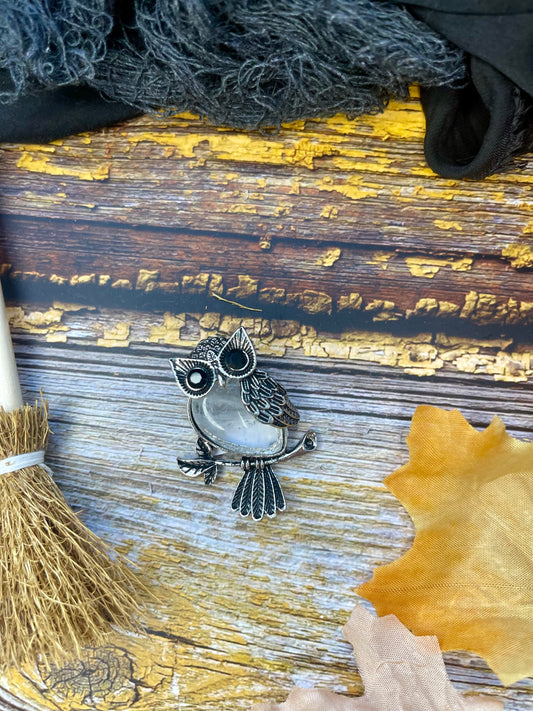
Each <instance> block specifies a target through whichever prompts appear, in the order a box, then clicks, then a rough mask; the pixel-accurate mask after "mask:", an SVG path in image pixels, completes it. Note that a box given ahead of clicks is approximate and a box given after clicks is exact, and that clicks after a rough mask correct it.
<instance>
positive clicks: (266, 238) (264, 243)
mask: <svg viewBox="0 0 533 711" xmlns="http://www.w3.org/2000/svg"><path fill="white" fill-rule="evenodd" d="M259 249H264V250H268V249H272V239H271V237H270V235H263V237H260V238H259Z"/></svg>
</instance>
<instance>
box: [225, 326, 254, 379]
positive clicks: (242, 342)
mask: <svg viewBox="0 0 533 711" xmlns="http://www.w3.org/2000/svg"><path fill="white" fill-rule="evenodd" d="M218 365H219V368H220V370H221V372H222V373H223V374H224V375H226V376H228V377H230V378H238V379H242V378H246V377H247V376H248V375H250V374H251V373H253V371H254V370H255V367H256V365H257V359H256V356H255V350H254V347H253V345H252V342H251V340H250V338H249V337H248V334H247V333H246V331H245V330H244V328H242V327H241V328H239V329H238V330H237V331H235V333H234V334H233V336H232V337H231V338H230V339H229V340H228V342H227V343H226V344H225V346H224V348H222V350H221V351H220V353H219V355H218Z"/></svg>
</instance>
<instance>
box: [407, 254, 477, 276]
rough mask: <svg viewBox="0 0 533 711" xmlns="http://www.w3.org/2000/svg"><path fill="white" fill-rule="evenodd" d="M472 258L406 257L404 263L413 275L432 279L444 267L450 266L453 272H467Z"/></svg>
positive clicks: (470, 267) (470, 266)
mask: <svg viewBox="0 0 533 711" xmlns="http://www.w3.org/2000/svg"><path fill="white" fill-rule="evenodd" d="M473 262H474V260H473V259H472V258H471V257H459V258H453V257H450V258H444V257H442V258H440V257H431V258H430V257H406V258H405V263H406V265H407V268H408V269H409V271H410V272H411V274H412V275H413V276H415V277H425V278H426V279H433V277H434V276H435V275H436V274H438V273H439V271H440V270H441V269H442V268H444V267H451V268H452V269H453V271H454V272H467V271H470V270H471V269H472V264H473Z"/></svg>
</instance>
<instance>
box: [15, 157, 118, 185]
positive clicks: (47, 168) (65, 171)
mask: <svg viewBox="0 0 533 711" xmlns="http://www.w3.org/2000/svg"><path fill="white" fill-rule="evenodd" d="M17 168H24V169H25V170H29V171H32V172H33V173H46V174H48V175H69V176H71V177H73V178H79V179H80V180H107V179H108V178H109V170H110V164H109V163H101V164H100V165H98V166H96V167H95V168H82V167H79V166H76V165H63V164H58V163H51V162H50V156H47V155H37V156H36V155H33V154H31V153H23V154H22V155H21V157H20V158H19V159H18V161H17Z"/></svg>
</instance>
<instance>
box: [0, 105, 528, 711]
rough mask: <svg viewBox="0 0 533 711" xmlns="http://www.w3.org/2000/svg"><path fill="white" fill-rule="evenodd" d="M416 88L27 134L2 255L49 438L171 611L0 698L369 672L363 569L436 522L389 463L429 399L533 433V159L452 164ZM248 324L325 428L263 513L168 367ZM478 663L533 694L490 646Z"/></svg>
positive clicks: (219, 694)
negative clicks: (323, 115)
mask: <svg viewBox="0 0 533 711" xmlns="http://www.w3.org/2000/svg"><path fill="white" fill-rule="evenodd" d="M423 130H424V126H423V118H422V114H421V112H420V110H419V108H418V104H417V103H416V100H415V99H413V100H412V101H411V102H408V103H406V104H405V105H392V106H391V107H390V108H389V110H388V111H387V112H386V113H385V114H384V115H383V116H376V117H363V118H361V119H359V120H357V121H354V122H348V121H347V120H345V119H343V118H341V117H335V118H333V119H330V120H328V121H308V122H298V123H296V124H292V125H291V126H288V127H285V128H283V130H282V131H281V132H280V133H279V134H278V135H275V136H266V135H261V134H244V133H239V132H236V131H228V130H223V129H215V128H213V127H211V126H209V125H207V124H206V123H204V122H202V121H200V120H198V119H197V118H195V117H192V116H187V115H182V116H177V117H173V118H171V119H166V120H159V119H155V118H148V117H142V118H139V119H136V120H134V121H132V122H130V123H129V124H127V125H121V126H117V127H113V128H110V129H106V130H105V131H101V132H99V133H96V134H90V135H81V136H76V137H72V138H69V139H65V140H64V141H57V142H55V143H54V144H51V145H48V146H41V147H39V146H15V145H5V146H3V147H2V155H1V160H0V195H1V196H2V202H1V205H0V265H3V266H2V267H1V272H0V275H1V276H2V278H3V284H4V285H5V287H6V291H7V293H8V295H9V297H10V301H9V304H8V305H9V306H10V317H11V324H12V328H13V331H14V333H15V342H16V350H17V357H18V362H19V367H20V371H21V378H22V382H23V385H24V387H25V390H26V394H27V396H28V397H29V398H30V399H31V398H33V397H36V396H37V394H38V391H39V389H40V388H43V389H44V390H45V392H46V395H47V397H48V398H49V401H50V407H51V412H52V428H53V430H54V436H53V438H52V442H51V446H50V451H49V463H50V464H51V466H52V467H53V469H54V470H55V476H56V478H57V481H58V482H59V484H60V485H61V487H62V489H63V490H64V491H65V493H66V496H67V498H68V500H69V502H70V503H71V504H72V505H73V506H74V507H81V508H82V509H83V516H84V519H85V520H86V522H87V523H88V524H89V525H90V526H91V528H92V529H93V530H95V531H96V532H97V533H98V534H100V535H102V536H103V537H104V538H106V539H107V540H109V541H110V542H112V543H113V544H114V545H116V546H117V547H118V548H119V549H120V550H121V551H123V552H125V553H126V554H127V555H128V556H129V557H130V559H131V560H132V561H133V562H134V563H135V564H137V565H138V567H139V569H140V570H141V571H142V575H143V576H144V579H145V580H146V581H147V582H148V583H149V584H150V585H151V586H152V587H153V589H154V592H155V594H156V596H157V601H156V602H154V603H153V604H152V605H151V607H150V611H149V615H148V619H147V621H146V628H147V629H146V635H144V636H142V635H139V636H133V635H130V636H125V635H121V634H120V633H119V632H117V633H116V634H114V635H112V636H110V639H109V644H108V645H107V646H106V647H104V648H101V649H97V650H87V655H86V657H84V658H83V659H80V660H77V661H76V662H74V663H73V664H72V665H70V666H68V667H65V668H62V669H54V670H52V672H49V671H47V670H46V669H45V668H44V667H43V668H41V667H38V666H37V667H31V666H28V668H26V669H24V670H19V671H18V672H15V671H12V672H10V673H8V674H5V675H4V677H3V678H2V681H1V683H0V709H2V711H7V710H8V709H17V710H20V711H22V709H24V710H25V711H45V710H50V711H51V710H52V709H54V710H56V711H57V710H60V711H81V710H82V709H96V710H98V711H108V710H109V709H128V708H132V709H134V710H136V711H143V710H144V709H146V710H148V709H154V708H158V709H162V711H163V710H165V709H173V710H174V709H179V710H180V711H188V710H189V709H191V710H192V709H194V710H195V711H214V710H215V709H216V710H217V711H223V710H225V709H228V710H229V709H231V710H232V711H234V710H235V709H243V711H244V709H249V708H250V707H251V705H252V703H253V702H254V701H257V700H260V699H266V698H273V699H274V698H275V699H278V700H281V699H283V698H285V697H286V695H287V693H288V691H289V690H290V688H291V687H292V686H293V685H295V684H299V685H307V686H309V685H317V686H322V687H327V688H330V689H332V690H336V691H339V692H342V693H347V694H351V695H357V694H360V693H361V692H362V688H361V682H360V678H359V676H358V674H357V670H356V667H355V664H354V662H353V661H352V660H351V650H350V646H349V645H348V644H347V643H346V642H345V641H344V640H343V638H342V635H341V632H340V629H341V627H342V625H343V624H344V622H345V621H346V619H347V617H348V615H349V612H350V610H351V608H352V606H353V605H354V603H355V602H356V600H357V596H356V594H355V592H354V590H355V588H356V587H357V585H358V584H359V583H361V582H363V581H364V580H367V579H369V577H370V575H371V571H372V569H373V567H374V566H376V565H380V564H383V563H386V562H389V561H392V560H394V559H396V558H397V557H398V556H399V555H401V554H402V553H403V552H405V551H406V550H407V549H408V548H409V546H410V543H411V540H412V535H413V530H412V526H411V523H410V520H409V517H408V515H407V513H406V512H405V511H404V509H403V508H402V507H401V505H400V504H399V503H398V501H397V500H396V499H395V498H394V497H393V496H392V495H390V494H389V493H388V492H387V491H386V490H385V489H384V487H383V485H382V481H383V478H384V477H385V476H386V475H387V474H389V473H390V472H391V471H392V470H393V469H395V468H396V467H397V466H398V464H399V463H400V462H403V461H405V459H406V456H407V449H406V445H405V436H406V435H407V432H408V430H409V421H410V418H411V416H412V414H413V411H414V409H415V407H416V406H417V405H418V404H423V403H426V404H427V403H429V404H434V405H438V406H441V407H445V408H450V407H458V408H460V409H461V411H462V412H463V413H464V415H465V416H466V417H467V418H468V419H469V421H470V422H471V423H472V424H473V425H474V426H476V427H484V426H486V425H487V424H488V423H489V422H490V420H491V419H492V416H493V415H494V414H499V415H500V416H501V417H502V418H503V419H504V421H505V423H506V425H507V427H508V429H509V431H510V433H511V434H514V435H515V436H518V437H521V438H531V436H532V434H533V427H532V425H531V409H532V405H533V391H532V389H531V384H530V383H531V378H532V377H533V345H532V339H531V321H532V316H531V314H532V313H533V292H532V288H531V287H532V278H533V277H532V274H533V271H532V268H533V243H532V237H531V236H532V235H533V217H532V206H533V200H532V197H531V183H532V182H533V166H532V165H531V163H527V161H525V162H524V161H523V162H522V164H520V165H518V164H515V166H514V170H510V171H509V172H507V173H505V174H502V175H500V176H497V177H495V178H491V179H488V180H486V181H483V182H465V183H457V182H453V181H447V180H442V179H440V178H438V177H436V176H434V175H433V174H432V173H431V172H430V171H429V170H428V169H427V167H426V166H425V164H424V161H423V154H422V138H423ZM239 324H244V325H246V327H247V328H248V329H249V330H250V332H251V333H252V335H253V337H254V340H255V341H256V343H257V346H258V351H259V354H260V358H261V361H262V364H263V365H265V367H267V368H268V370H269V371H271V372H272V374H273V375H274V376H275V377H277V378H279V379H280V380H281V382H283V384H284V385H285V386H286V387H287V388H288V389H289V391H290V393H291V397H292V399H293V400H294V402H295V404H296V405H297V406H298V408H299V409H300V412H301V414H302V427H308V426H309V427H313V428H314V429H316V430H317V432H318V433H319V437H320V443H321V446H320V449H319V450H318V451H317V452H316V453H314V454H312V455H309V456H307V457H305V458H302V459H299V460H292V461H289V462H287V463H285V464H284V465H283V467H280V468H279V471H278V473H279V475H280V477H281V478H282V481H283V485H284V489H285V492H286V495H287V499H288V503H289V510H288V511H287V512H286V513H285V514H282V515H280V516H278V517H277V518H276V519H274V520H273V521H265V522H263V523H262V524H261V525H259V526H258V525H256V524H254V523H253V522H252V521H243V520H241V519H240V518H239V517H238V516H236V515H235V514H233V513H232V512H231V511H230V510H229V509H230V501H231V496H232V492H233V490H234V487H235V485H236V483H237V482H236V477H235V474H232V473H231V472H227V473H226V474H225V475H224V476H223V477H222V478H221V479H220V480H219V481H217V482H216V484H215V485H214V486H212V487H204V486H203V485H202V484H200V483H199V482H198V481H197V480H192V481H191V480H187V479H185V478H184V477H181V476H180V475H179V473H178V472H177V469H176V465H175V457H176V455H177V454H178V453H179V452H180V453H182V452H183V451H188V450H192V449H193V446H194V438H193V435H192V430H191V429H190V427H189V426H188V424H187V421H186V417H185V402H184V400H183V399H181V398H180V396H179V393H178V390H177V388H176V386H175V385H174V383H173V379H172V376H171V373H170V369H169V367H168V363H167V358H168V357H169V356H170V355H177V354H185V353H187V352H188V350H189V349H190V347H191V345H192V344H194V343H195V342H196V341H197V340H198V339H199V338H201V337H203V336H205V335H210V334H213V333H231V332H232V330H233V329H234V328H236V326H237V325H239ZM446 661H447V668H448V672H449V674H450V677H451V679H452V681H453V682H454V684H455V685H456V686H457V687H458V688H459V689H461V690H463V691H466V692H469V693H473V694H478V693H489V694H493V695H495V696H498V697H500V698H503V699H505V700H506V702H507V703H506V711H526V709H529V708H530V706H531V700H532V698H533V684H532V682H531V680H524V681H522V682H519V683H517V684H515V685H513V686H512V687H510V688H508V689H504V688H502V687H501V685H500V684H499V682H498V680H497V679H496V677H495V676H494V675H493V674H492V673H491V672H490V670H488V669H487V667H486V666H485V665H484V663H483V662H481V661H480V660H479V659H478V658H476V657H474V656H473V655H468V654H466V653H463V652H457V653H454V654H447V655H446Z"/></svg>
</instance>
